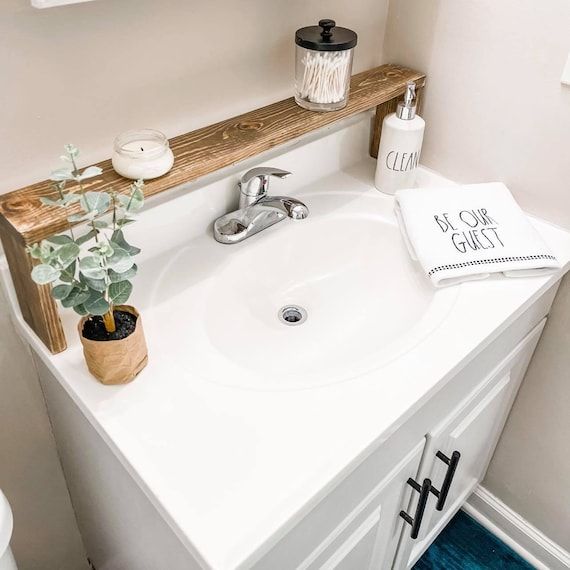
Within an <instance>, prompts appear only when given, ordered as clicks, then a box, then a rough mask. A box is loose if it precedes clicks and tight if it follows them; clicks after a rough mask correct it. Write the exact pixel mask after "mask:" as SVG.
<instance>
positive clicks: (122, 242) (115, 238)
mask: <svg viewBox="0 0 570 570" xmlns="http://www.w3.org/2000/svg"><path fill="white" fill-rule="evenodd" d="M111 243H112V244H113V247H115V246H118V247H120V248H121V249H124V250H125V251H126V252H128V253H129V254H130V255H137V254H139V253H140V252H141V250H140V249H139V248H138V247H135V246H133V245H130V244H129V243H127V240H126V239H125V236H124V235H123V232H122V231H121V230H117V231H116V232H113V235H112V236H111Z"/></svg>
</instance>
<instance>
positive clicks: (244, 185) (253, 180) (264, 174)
mask: <svg viewBox="0 0 570 570" xmlns="http://www.w3.org/2000/svg"><path fill="white" fill-rule="evenodd" d="M290 175H291V173H290V172H288V171H287V170H282V169H281V168H275V167H273V166H260V167H257V168H252V169H251V170H248V171H247V172H246V173H245V174H243V175H242V177H241V178H240V181H239V188H240V192H241V194H242V200H244V201H245V202H247V204H246V205H249V204H251V203H252V202H254V201H255V200H257V199H258V198H262V197H263V196H265V195H266V194H267V190H268V188H269V179H270V178H271V176H275V177H277V178H287V176H290ZM242 200H240V202H241V201H242ZM240 206H241V204H240Z"/></svg>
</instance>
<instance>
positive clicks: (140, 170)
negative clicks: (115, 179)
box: [112, 129, 174, 180]
mask: <svg viewBox="0 0 570 570" xmlns="http://www.w3.org/2000/svg"><path fill="white" fill-rule="evenodd" d="M112 163H113V168H114V169H115V172H116V173H117V174H120V175H121V176H124V177H125V178H130V179H131V180H139V179H141V178H142V179H143V180H150V179H151V178H158V177H159V176H163V175H164V174H166V173H167V172H168V171H169V170H170V169H171V168H172V165H173V164H174V155H173V154H172V150H171V149H170V146H169V144H168V139H167V138H166V136H165V135H163V134H162V133H161V132H160V131H156V130H154V129H140V130H137V131H128V132H126V133H123V134H122V135H119V136H118V137H117V138H116V139H115V144H114V152H113V159H112Z"/></svg>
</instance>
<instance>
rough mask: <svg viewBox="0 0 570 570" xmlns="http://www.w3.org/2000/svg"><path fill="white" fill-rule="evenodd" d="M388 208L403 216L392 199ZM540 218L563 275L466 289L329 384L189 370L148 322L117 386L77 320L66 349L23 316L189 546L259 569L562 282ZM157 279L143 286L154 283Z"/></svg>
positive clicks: (365, 183) (229, 563)
mask: <svg viewBox="0 0 570 570" xmlns="http://www.w3.org/2000/svg"><path fill="white" fill-rule="evenodd" d="M373 166H374V162H373V161H372V160H365V161H363V162H361V163H359V164H357V165H353V166H351V167H350V168H347V169H345V170H341V171H340V172H339V173H337V174H336V175H335V176H334V177H329V178H328V179H327V180H326V187H327V188H328V189H330V188H331V185H338V188H343V187H347V186H349V187H350V188H351V190H350V191H351V192H354V193H360V194H362V195H365V194H366V193H375V192H376V190H375V189H374V188H373V186H372V174H373V172H372V169H373ZM423 176H424V177H426V176H427V177H428V178H429V177H430V176H432V175H429V176H428V175H427V174H426V173H424V175H423ZM435 179H436V180H437V177H436V178H435ZM318 184H319V182H315V183H313V184H311V190H312V191H315V189H316V188H317V189H318ZM295 195H301V196H302V189H301V190H300V191H299V192H295ZM379 203H381V207H382V208H383V209H385V215H386V216H392V206H393V200H392V198H391V197H387V196H386V197H384V198H383V199H382V200H381V201H379ZM214 217H215V216H212V219H213V218H214ZM533 223H535V225H536V227H537V228H538V229H539V231H540V233H541V234H542V235H543V237H544V238H545V240H546V241H547V242H548V244H549V245H550V246H551V248H552V249H553V250H554V252H555V254H556V255H557V256H558V257H559V259H560V260H561V261H562V262H563V264H564V269H563V270H560V271H559V272H557V273H556V274H553V275H549V276H545V277H535V278H525V279H507V278H492V279H489V280H486V281H478V282H471V283H465V284H463V285H461V286H459V292H458V295H457V297H456V300H455V304H454V306H453V308H452V310H451V311H450V313H449V315H447V317H446V318H445V319H444V320H443V322H442V323H441V324H440V325H439V327H438V328H437V330H436V331H435V332H434V333H433V334H431V335H430V336H428V337H427V338H426V339H425V340H423V341H422V342H421V343H420V344H419V345H417V346H416V347H415V348H414V349H412V350H411V351H410V352H408V353H407V354H406V356H405V357H403V358H400V359H398V360H395V361H393V362H390V363H388V364H387V365H385V366H384V367H383V368H381V369H380V370H377V371H376V372H373V373H369V374H366V375H363V376H361V377H358V378H355V379H352V380H350V381H345V382H339V383H336V384H332V385H328V386H324V387H315V388H311V389H306V390H291V391H279V390H273V391H256V390H246V389H238V388H232V387H228V386H224V385H219V384H216V383H213V382H208V381H205V380H203V379H201V378H198V377H195V376H194V375H193V374H192V362H187V363H186V365H185V366H180V365H179V364H180V363H178V364H177V363H173V362H171V361H170V360H169V359H168V358H165V357H164V355H163V354H161V353H160V351H159V350H157V349H156V348H157V347H159V346H160V344H161V339H160V337H161V330H160V328H159V327H156V326H153V327H145V333H146V337H147V342H148V347H149V355H150V359H149V364H148V367H147V368H146V369H145V370H144V371H143V372H142V373H141V374H140V376H139V377H138V378H137V379H136V380H135V381H134V382H132V383H131V384H128V385H125V386H117V387H107V386H103V385H101V384H99V383H98V382H97V381H95V379H94V378H93V377H91V376H90V375H89V373H88V372H87V370H86V367H85V364H84V362H83V357H82V354H81V348H80V345H79V341H78V339H77V334H76V330H75V322H76V317H75V316H74V315H73V314H66V315H65V317H64V322H65V327H66V330H67V338H68V340H69V344H70V347H69V349H68V350H67V351H65V352H63V353H61V354H58V355H55V356H52V355H51V354H49V352H48V351H47V350H46V349H45V347H44V346H43V345H42V344H41V343H40V342H39V341H38V339H37V338H36V337H35V335H34V334H33V333H32V332H31V331H30V329H29V327H28V326H27V325H26V324H25V323H24V321H23V320H22V318H21V317H20V316H19V315H16V317H15V322H16V324H17V327H18V328H19V330H20V331H21V333H22V335H23V336H24V337H25V338H26V339H27V340H28V342H29V343H30V344H31V345H32V347H33V348H34V350H35V351H37V353H38V354H39V355H40V357H41V358H42V360H43V361H44V362H45V363H46V365H47V366H48V367H49V369H50V370H51V371H52V372H53V374H54V375H55V376H56V377H57V379H58V380H59V381H60V382H61V384H62V386H63V387H64V388H65V390H66V391H67V392H68V393H69V395H70V396H71V398H72V399H73V400H74V401H75V403H76V404H77V405H78V407H79V408H80V409H81V410H82V412H83V413H84V414H85V415H86V416H87V418H88V419H89V420H90V421H91V423H92V424H93V426H94V427H95V428H96V429H97V431H98V432H99V434H100V435H101V436H102V437H103V438H104V440H105V441H106V442H107V443H108V445H109V446H110V447H111V448H112V449H113V451H114V452H115V454H116V455H117V457H118V458H119V459H120V461H121V462H122V463H123V465H124V466H125V467H126V468H127V469H128V471H129V472H130V473H131V475H132V476H133V477H134V478H135V479H136V481H137V482H138V483H139V484H140V486H141V487H142V488H143V490H144V491H145V493H146V494H147V495H148V497H149V498H150V500H151V501H152V502H153V503H154V505H155V506H156V507H157V508H158V509H159V511H160V512H161V513H162V514H163V516H164V517H165V518H166V520H167V521H168V522H169V524H170V525H171V526H172V528H173V529H174V530H175V531H176V532H177V534H178V536H179V537H180V539H181V540H182V541H183V542H184V543H185V544H186V545H187V547H188V548H189V549H190V550H191V551H192V552H193V553H194V554H195V555H197V556H198V558H199V559H200V560H202V561H204V562H206V563H207V564H208V565H209V566H210V567H211V568H213V569H215V570H229V569H233V568H236V567H238V566H239V565H240V564H242V565H244V566H246V567H247V565H248V564H249V563H251V562H253V561H254V560H256V559H257V558H258V557H259V556H260V555H261V554H262V553H263V552H265V551H266V550H267V549H268V548H269V547H270V546H271V545H272V544H273V543H274V542H275V541H277V540H278V539H279V538H280V537H281V536H282V535H283V534H284V533H285V532H286V530H287V529H288V528H290V527H291V526H292V525H294V523H295V521H297V520H298V519H299V518H300V517H301V516H303V515H304V514H305V513H306V512H308V510H310V508H311V507H312V506H313V505H314V504H315V503H316V502H317V501H318V500H319V499H320V498H321V497H322V496H324V494H326V493H327V490H328V489H330V487H331V486H332V485H334V484H335V482H336V481H338V480H339V478H340V477H342V475H343V474H344V473H346V472H347V471H348V470H350V469H351V468H352V466H354V465H355V464H356V463H357V462H359V461H360V460H361V459H362V458H363V457H365V456H366V455H367V454H368V453H370V452H371V451H372V450H373V449H374V448H375V447H376V446H378V445H379V444H380V442H381V441H382V440H384V439H386V438H387V437H388V436H389V435H390V434H391V433H392V432H393V431H394V430H395V429H396V428H397V427H398V426H399V425H400V424H401V423H402V422H404V421H405V420H406V418H408V417H409V416H410V415H411V414H412V413H413V412H414V411H415V410H416V409H417V408H418V407H419V406H420V405H421V404H422V402H424V401H425V400H426V399H428V398H429V397H430V396H431V395H432V394H434V392H435V391H437V390H438V389H439V388H441V387H442V386H443V385H444V384H445V383H446V382H447V381H448V380H449V379H450V378H451V377H452V375H453V373H454V371H455V370H457V368H458V367H460V366H462V365H463V364H464V363H465V362H466V361H468V360H469V359H471V358H472V357H473V356H474V355H475V354H476V353H478V352H479V351H481V350H482V349H483V348H484V347H485V346H486V345H488V344H489V343H490V342H491V341H492V340H493V339H494V338H496V337H497V336H498V335H499V334H500V332H501V331H502V330H504V329H505V328H506V327H507V326H508V325H509V324H510V323H511V322H513V321H514V319H515V318H516V317H517V316H518V315H520V314H521V313H522V312H523V311H524V310H525V309H526V308H527V307H528V306H530V304H531V303H532V302H533V301H534V300H535V299H537V298H538V297H539V296H540V295H541V294H542V293H543V292H544V291H546V290H547V289H548V288H549V287H550V286H551V285H553V284H554V283H555V282H556V281H557V280H558V279H560V277H561V276H562V275H563V273H564V272H565V271H566V270H567V269H568V267H569V266H570V234H569V233H567V232H565V231H562V230H561V229H559V228H556V227H554V226H552V225H550V224H548V223H545V222H542V221H540V220H533ZM132 241H134V240H132ZM139 243H140V242H139ZM139 243H137V245H138V244H139ZM142 247H144V244H143V245H142ZM146 278H147V277H145V275H141V276H140V277H139V278H138V282H137V283H136V284H135V285H136V288H138V289H139V290H143V289H145V288H146V287H148V286H149V285H148V283H145V281H144V279H146ZM148 278H149V279H150V278H151V277H150V276H149V277H148ZM139 295H140V296H139V299H140V302H141V304H142V305H143V306H144V305H145V303H146V301H145V300H144V299H145V298H144V293H140V294H139ZM12 298H13V297H12ZM139 299H135V303H136V304H137V305H138V306H139V308H140V307H141V304H139ZM482 300H484V310H481V308H482ZM153 310H154V309H153V306H144V310H143V320H144V322H145V323H146V322H151V321H152V322H154V321H153V314H152V313H153ZM466 322H469V326H468V327H465V323H466ZM458 330H461V331H462V334H460V335H458V334H457V331H458ZM183 356H184V355H181V358H183ZM339 420H341V421H339Z"/></svg>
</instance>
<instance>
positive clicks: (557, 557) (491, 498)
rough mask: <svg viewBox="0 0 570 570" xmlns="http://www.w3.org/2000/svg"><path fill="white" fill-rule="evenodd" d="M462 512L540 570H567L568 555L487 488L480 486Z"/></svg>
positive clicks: (569, 562)
mask: <svg viewBox="0 0 570 570" xmlns="http://www.w3.org/2000/svg"><path fill="white" fill-rule="evenodd" d="M463 510H464V511H465V512H466V513H467V514H469V515H470V516H472V517H473V518H474V519H475V520H476V521H477V522H479V523H481V524H482V525H483V526H484V527H486V528H487V529H488V530H489V531H490V532H492V533H493V534H494V535H496V536H497V537H499V538H500V539H501V540H502V541H503V542H504V543H505V544H507V545H508V546H510V547H511V548H512V549H513V550H514V551H515V552H517V553H518V554H520V555H521V556H522V557H523V558H524V559H525V560H527V561H528V562H529V563H530V564H532V565H533V566H535V567H536V568H537V569H538V570H567V569H568V568H570V552H567V551H566V550H564V548H562V547H561V546H559V545H558V544H556V543H555V542H553V541H552V540H550V539H549V538H548V537H547V536H545V535H544V534H543V533H542V532H540V531H539V530H538V529H537V528H535V527H534V526H532V525H531V524H530V523H529V522H528V521H527V520H525V519H523V518H522V517H521V516H520V515H519V514H518V513H515V512H514V511H513V510H512V509H511V508H509V507H508V506H507V505H505V503H503V502H502V501H501V500H500V499H498V498H497V497H495V495H493V494H492V493H490V492H489V491H487V489H485V488H484V487H481V486H479V487H477V488H476V489H475V491H474V492H473V494H472V495H471V496H470V497H469V499H468V501H467V503H466V504H465V505H464V506H463Z"/></svg>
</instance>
